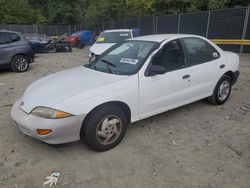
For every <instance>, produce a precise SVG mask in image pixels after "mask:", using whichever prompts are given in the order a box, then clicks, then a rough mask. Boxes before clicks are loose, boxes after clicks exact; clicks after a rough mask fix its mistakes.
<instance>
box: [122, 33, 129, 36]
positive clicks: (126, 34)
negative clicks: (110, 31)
mask: <svg viewBox="0 0 250 188" xmlns="http://www.w3.org/2000/svg"><path fill="white" fill-rule="evenodd" d="M120 36H121V37H128V33H121V34H120Z"/></svg>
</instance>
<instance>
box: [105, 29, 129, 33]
mask: <svg viewBox="0 0 250 188" xmlns="http://www.w3.org/2000/svg"><path fill="white" fill-rule="evenodd" d="M132 30H133V29H110V30H105V31H103V33H109V32H130V31H132Z"/></svg>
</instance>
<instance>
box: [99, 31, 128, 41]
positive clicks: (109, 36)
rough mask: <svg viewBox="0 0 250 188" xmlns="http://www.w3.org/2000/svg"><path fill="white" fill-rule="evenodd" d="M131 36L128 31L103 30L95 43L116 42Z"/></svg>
mask: <svg viewBox="0 0 250 188" xmlns="http://www.w3.org/2000/svg"><path fill="white" fill-rule="evenodd" d="M129 38H131V33H130V32H129V31H123V32H104V33H101V34H100V36H99V37H98V38H97V40H96V43H118V42H122V41H124V40H126V39H129Z"/></svg>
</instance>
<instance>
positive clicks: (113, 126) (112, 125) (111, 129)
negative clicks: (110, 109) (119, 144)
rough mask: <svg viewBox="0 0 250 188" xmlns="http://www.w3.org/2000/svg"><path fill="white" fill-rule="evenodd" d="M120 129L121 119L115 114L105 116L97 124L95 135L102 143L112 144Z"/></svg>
mask: <svg viewBox="0 0 250 188" xmlns="http://www.w3.org/2000/svg"><path fill="white" fill-rule="evenodd" d="M121 131H122V121H121V119H120V118H119V117H117V116H115V115H110V116H106V117H105V118H103V120H102V121H101V122H100V123H99V124H98V126H97V130H96V137H97V140H98V142H99V143H101V144H103V145H108V144H112V143H113V142H114V141H116V140H117V138H118V137H119V136H120V134H121Z"/></svg>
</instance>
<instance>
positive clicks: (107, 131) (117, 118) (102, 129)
mask: <svg viewBox="0 0 250 188" xmlns="http://www.w3.org/2000/svg"><path fill="white" fill-rule="evenodd" d="M127 124H128V119H127V116H126V114H125V112H124V111H123V110H122V109H120V108H119V107H117V106H106V107H103V108H101V109H99V110H97V111H96V112H95V113H93V115H92V116H91V117H90V118H89V119H88V121H87V123H86V127H85V129H84V132H83V133H82V135H83V137H84V140H85V142H86V143H87V145H88V146H89V147H90V148H93V149H95V150H97V151H106V150H109V149H111V148H113V147H115V146H116V145H118V144H119V143H120V141H121V140H122V139H123V137H124V135H125V133H126V130H127ZM82 131H83V130H82Z"/></svg>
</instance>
